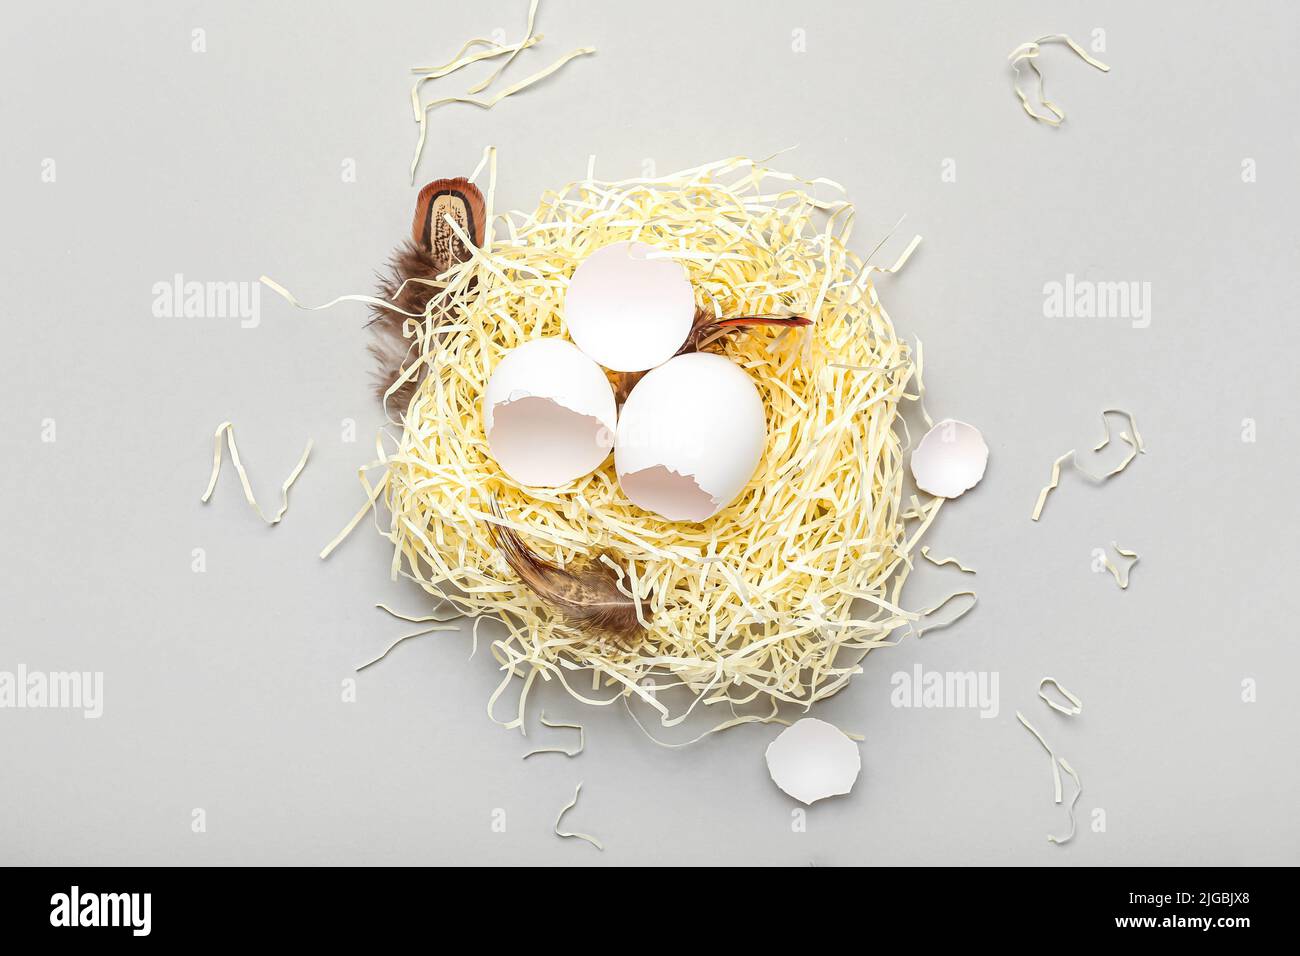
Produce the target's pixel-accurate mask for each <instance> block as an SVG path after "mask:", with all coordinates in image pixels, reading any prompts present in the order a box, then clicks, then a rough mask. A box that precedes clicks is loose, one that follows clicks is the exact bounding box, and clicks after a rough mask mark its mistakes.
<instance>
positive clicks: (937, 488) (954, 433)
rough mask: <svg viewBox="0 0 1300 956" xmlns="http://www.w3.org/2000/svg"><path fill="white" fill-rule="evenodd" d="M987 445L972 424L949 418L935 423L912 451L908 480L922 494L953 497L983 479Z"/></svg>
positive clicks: (987, 452)
mask: <svg viewBox="0 0 1300 956" xmlns="http://www.w3.org/2000/svg"><path fill="white" fill-rule="evenodd" d="M988 463H989V446H988V445H986V444H985V443H984V436H983V435H981V434H980V431H979V429H978V428H976V427H975V426H974V425H967V424H966V423H965V422H959V421H957V420H955V419H952V418H947V419H944V420H943V421H941V422H938V423H937V424H935V426H934V427H933V428H931V429H930V430H929V431H928V432H926V433H925V437H924V438H922V439H921V442H920V444H918V445H917V446H916V450H915V451H913V452H912V477H913V478H915V479H916V486H917V487H918V488H920V489H921V490H922V491H924V492H927V493H929V494H932V495H937V496H938V497H940V498H956V497H957V496H958V495H960V494H962V493H963V492H966V491H969V490H970V489H971V488H974V487H975V486H976V485H977V484H979V481H980V479H981V478H983V477H984V469H985V468H986V467H987V466H988Z"/></svg>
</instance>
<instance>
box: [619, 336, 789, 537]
mask: <svg viewBox="0 0 1300 956" xmlns="http://www.w3.org/2000/svg"><path fill="white" fill-rule="evenodd" d="M766 443H767V413H766V410H765V409H764V407H763V399H762V397H761V396H760V395H759V394H758V389H757V388H755V387H754V383H753V381H752V380H751V379H750V377H749V374H748V373H747V372H746V371H745V370H744V369H742V368H741V367H740V366H739V365H737V364H736V363H735V362H733V361H731V360H730V359H728V358H725V357H724V356H721V355H713V354H709V353H703V352H692V353H689V354H687V355H679V356H677V357H676V358H673V359H670V360H669V361H667V362H665V363H664V364H663V365H661V366H659V367H658V368H656V369H654V370H653V371H651V372H649V373H648V374H647V375H646V376H645V378H643V379H641V381H639V382H638V383H637V384H636V387H635V388H633V389H632V393H631V394H630V395H629V396H628V398H627V401H626V402H624V403H623V410H622V412H621V414H620V415H619V420H618V432H617V434H616V435H615V439H614V468H615V470H616V471H617V472H618V480H619V484H620V486H622V489H623V493H624V494H625V495H627V496H628V498H629V499H631V500H632V502H633V503H634V504H636V505H638V506H640V507H642V508H645V509H646V510H647V511H653V512H654V513H655V514H657V515H660V516H661V517H664V518H667V519H668V520H669V521H703V520H705V519H706V518H711V517H712V516H713V515H715V514H717V513H718V512H719V511H721V510H722V509H723V508H725V507H726V506H727V505H729V504H730V503H731V501H732V499H734V498H735V497H736V496H737V495H738V494H740V492H741V491H742V490H743V489H744V487H745V485H747V484H748V483H749V479H750V478H752V477H753V475H754V469H756V468H757V467H758V463H759V461H760V460H761V459H762V457H763V448H764V446H765V445H766Z"/></svg>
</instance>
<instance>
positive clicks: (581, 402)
mask: <svg viewBox="0 0 1300 956" xmlns="http://www.w3.org/2000/svg"><path fill="white" fill-rule="evenodd" d="M616 425H617V412H616V409H615V405H614V390H613V388H612V387H611V386H610V384H609V379H607V378H606V377H605V373H604V372H602V371H601V370H600V366H599V365H597V364H596V363H595V362H593V361H592V360H591V359H589V358H588V357H587V356H585V355H583V354H582V353H581V352H579V351H578V349H577V348H575V347H574V346H573V345H572V344H571V343H569V342H566V341H564V340H563V339H537V340H535V341H533V342H526V343H524V344H523V345H521V346H519V347H518V348H516V349H514V350H513V351H511V352H510V353H509V354H507V355H506V357H505V358H503V359H502V360H501V364H500V365H498V366H497V367H496V369H495V370H493V372H492V377H491V378H489V379H488V383H487V388H486V389H485V390H484V394H483V429H484V432H485V433H486V434H487V440H488V449H489V451H490V452H491V453H492V457H493V458H494V459H496V462H497V464H498V465H500V466H501V468H502V469H503V470H504V471H505V473H506V474H508V475H509V476H510V477H511V478H513V479H515V480H516V481H518V482H519V483H520V484H524V485H534V486H538V487H543V488H554V487H557V486H559V485H563V484H567V483H568V482H570V481H573V480H574V479H575V478H581V477H582V476H583V475H587V474H590V473H591V472H592V471H594V470H595V469H596V468H598V467H599V466H600V463H601V462H603V461H604V460H605V459H606V458H607V457H608V456H609V450H610V448H612V447H613V444H614V429H615V426H616Z"/></svg>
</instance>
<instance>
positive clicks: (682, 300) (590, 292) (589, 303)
mask: <svg viewBox="0 0 1300 956" xmlns="http://www.w3.org/2000/svg"><path fill="white" fill-rule="evenodd" d="M655 252H656V250H655V249H654V247H653V246H647V245H645V244H644V243H641V242H615V243H611V244H610V245H608V246H605V247H603V248H601V249H597V250H596V251H595V252H593V253H592V254H591V255H589V256H588V257H587V258H586V259H584V260H583V261H582V263H581V264H579V266H578V268H577V269H576V270H575V271H574V273H573V278H572V279H570V280H569V288H568V290H567V291H566V292H565V294H564V321H565V324H566V325H567V326H568V330H569V334H570V335H571V336H573V341H574V342H575V343H577V345H578V348H580V349H582V350H583V351H584V352H586V353H587V354H588V355H590V356H591V357H592V358H593V359H595V360H596V361H597V362H599V363H600V364H601V365H603V366H605V368H608V369H613V370H614V371H616V372H641V371H644V370H645V369H648V368H654V367H655V366H656V365H661V364H663V363H664V362H666V361H668V360H669V359H670V358H672V357H673V356H674V355H675V354H677V350H678V349H679V348H681V347H682V343H683V342H685V341H686V337H687V336H688V335H690V332H691V325H692V324H693V323H694V321H695V293H694V291H693V290H692V289H691V282H690V279H689V278H688V277H687V275H686V270H685V269H683V268H682V266H681V265H680V264H679V263H677V262H674V261H673V260H672V259H666V258H649V256H651V255H652V254H654V253H655Z"/></svg>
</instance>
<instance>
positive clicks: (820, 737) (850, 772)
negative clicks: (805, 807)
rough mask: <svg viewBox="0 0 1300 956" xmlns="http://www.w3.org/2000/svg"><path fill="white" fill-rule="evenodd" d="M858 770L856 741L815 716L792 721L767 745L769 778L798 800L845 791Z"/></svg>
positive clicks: (855, 778)
mask: <svg viewBox="0 0 1300 956" xmlns="http://www.w3.org/2000/svg"><path fill="white" fill-rule="evenodd" d="M861 770H862V755H861V754H859V753H858V745H857V744H855V743H854V742H853V741H852V740H850V739H849V738H848V737H846V736H845V735H844V732H843V731H841V730H840V729H839V728H838V727H836V726H835V725H834V724H828V723H826V721H824V720H818V719H817V718H816V717H805V718H803V719H802V720H798V721H795V722H794V724H792V725H791V726H789V727H787V728H786V729H785V730H783V731H781V733H780V734H779V735H778V736H777V738H776V739H775V740H773V741H772V742H771V743H770V744H768V745H767V772H768V773H770V774H771V775H772V782H773V783H775V784H776V785H777V786H778V787H780V788H781V789H782V790H784V791H785V792H786V793H788V794H789V795H790V796H792V797H794V798H795V799H796V800H799V801H801V802H802V803H809V804H811V803H814V802H816V801H818V800H822V799H824V798H826V797H834V796H837V795H839V794H841V793H848V792H849V791H850V790H852V789H853V784H854V783H855V782H856V781H857V779H858V774H859V773H860V772H861Z"/></svg>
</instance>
